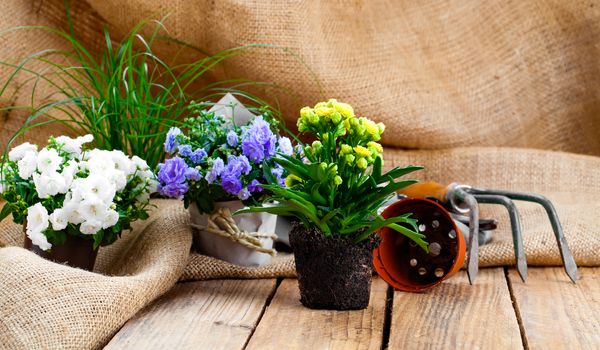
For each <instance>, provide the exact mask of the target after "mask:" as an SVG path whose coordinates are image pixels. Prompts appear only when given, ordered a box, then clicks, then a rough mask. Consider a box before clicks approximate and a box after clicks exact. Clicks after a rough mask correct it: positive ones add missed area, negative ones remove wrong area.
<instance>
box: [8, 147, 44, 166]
mask: <svg viewBox="0 0 600 350" xmlns="http://www.w3.org/2000/svg"><path fill="white" fill-rule="evenodd" d="M37 149H38V147H37V145H32V144H31V143H29V142H25V143H23V144H20V145H18V146H17V147H15V148H13V149H12V150H11V151H10V152H8V159H9V160H10V161H12V162H18V161H20V160H21V159H23V157H25V155H26V154H27V152H35V153H37Z"/></svg>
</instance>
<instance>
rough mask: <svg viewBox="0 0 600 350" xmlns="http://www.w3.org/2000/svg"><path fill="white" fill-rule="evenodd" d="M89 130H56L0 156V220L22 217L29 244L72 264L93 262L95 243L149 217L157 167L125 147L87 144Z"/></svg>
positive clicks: (86, 266)
mask: <svg viewBox="0 0 600 350" xmlns="http://www.w3.org/2000/svg"><path fill="white" fill-rule="evenodd" d="M92 141H93V137H92V136H91V135H86V136H81V137H78V138H75V139H72V138H69V137H66V136H60V137H56V138H54V137H51V138H50V139H49V141H48V145H47V146H46V147H44V148H42V149H41V150H39V151H38V147H37V146H36V145H32V144H30V143H24V144H22V145H19V146H17V147H15V148H14V149H12V150H11V151H10V152H9V153H8V156H6V157H2V159H1V161H2V162H1V164H0V198H2V199H4V200H5V201H6V204H5V205H4V207H3V208H2V211H1V212H0V220H3V219H5V218H6V217H7V216H8V215H11V214H12V217H13V220H14V222H15V223H17V224H22V225H23V230H24V232H25V244H24V245H25V248H27V249H29V250H31V251H33V252H35V253H36V254H38V255H40V256H42V257H44V258H46V259H49V260H52V261H55V262H59V263H66V264H67V265H70V266H72V267H78V268H82V269H86V270H90V271H91V270H92V269H93V267H94V262H95V260H96V254H97V252H98V247H100V246H106V245H109V244H112V243H113V242H114V241H115V240H116V239H117V238H118V237H120V235H121V232H122V231H124V230H131V223H132V222H134V221H136V220H139V219H142V220H143V219H146V218H148V213H147V209H148V206H149V205H150V194H151V193H153V192H154V191H156V185H157V182H156V179H155V176H154V173H153V172H152V171H151V170H150V168H149V167H148V164H147V163H146V161H144V160H142V159H140V158H139V157H136V156H134V157H132V158H129V157H128V156H126V155H125V154H124V153H123V152H121V151H105V150H98V149H92V150H88V149H86V144H87V143H89V142H92Z"/></svg>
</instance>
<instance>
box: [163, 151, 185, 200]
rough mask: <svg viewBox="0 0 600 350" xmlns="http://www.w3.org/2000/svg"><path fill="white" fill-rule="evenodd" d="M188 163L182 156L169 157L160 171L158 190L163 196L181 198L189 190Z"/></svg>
mask: <svg viewBox="0 0 600 350" xmlns="http://www.w3.org/2000/svg"><path fill="white" fill-rule="evenodd" d="M187 170H188V166H187V164H185V161H184V160H183V159H182V158H179V157H174V158H171V159H167V160H166V161H165V163H164V164H163V165H162V166H161V167H160V171H159V172H158V181H159V185H158V191H159V193H160V194H162V195H163V196H167V197H172V198H181V197H183V195H184V194H186V193H187V191H188V185H187V184H186V182H185V181H186V176H185V174H186V171H187Z"/></svg>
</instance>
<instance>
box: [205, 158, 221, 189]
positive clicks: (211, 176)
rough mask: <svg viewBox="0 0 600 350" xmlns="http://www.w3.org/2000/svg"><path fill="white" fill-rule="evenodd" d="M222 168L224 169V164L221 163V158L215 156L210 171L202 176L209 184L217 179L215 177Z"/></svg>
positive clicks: (219, 173)
mask: <svg viewBox="0 0 600 350" xmlns="http://www.w3.org/2000/svg"><path fill="white" fill-rule="evenodd" d="M223 169H225V164H224V163H223V159H221V158H216V159H215V160H214V161H213V164H212V168H211V169H210V171H209V172H208V173H206V176H205V177H204V178H205V179H206V181H207V182H208V183H209V184H211V183H213V182H215V180H216V179H217V177H218V176H219V175H221V172H223Z"/></svg>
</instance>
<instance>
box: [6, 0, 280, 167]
mask: <svg viewBox="0 0 600 350" xmlns="http://www.w3.org/2000/svg"><path fill="white" fill-rule="evenodd" d="M65 5H66V8H67V15H68V16H69V17H68V18H69V24H70V29H69V30H68V31H64V30H60V29H56V28H51V27H45V26H21V27H13V28H9V29H7V30H4V31H1V32H0V35H8V34H10V33H11V32H15V31H19V30H42V31H46V32H50V33H52V34H54V35H56V36H58V37H60V38H62V39H63V40H65V41H66V42H67V43H68V44H69V46H70V49H69V50H67V51H65V50H57V49H48V50H42V51H39V52H34V53H32V54H29V55H27V56H26V57H24V58H20V59H19V60H17V61H11V60H8V59H1V60H0V65H3V66H4V67H7V68H9V69H12V72H11V74H10V75H9V78H8V79H7V80H6V81H4V82H2V83H1V85H0V97H5V98H6V99H7V100H13V97H14V96H8V95H10V94H11V93H10V91H11V89H9V87H10V86H11V84H12V85H20V86H23V85H25V84H31V87H32V88H31V98H30V102H29V103H28V104H27V105H25V106H22V105H19V106H8V107H4V108H2V109H0V110H4V111H6V110H11V109H12V110H15V109H20V110H26V111H27V113H28V118H27V120H26V121H25V123H24V124H23V125H22V127H21V128H20V129H19V130H18V131H17V132H16V133H15V134H14V135H13V137H12V138H11V139H10V140H9V142H8V144H7V145H6V148H5V150H4V152H5V153H6V152H7V150H8V149H9V148H10V147H11V144H12V142H13V141H14V140H15V139H16V138H17V137H19V136H21V135H22V134H24V133H25V132H27V131H28V130H30V129H31V128H35V127H40V126H44V125H47V124H49V123H61V124H64V125H66V126H67V127H68V128H69V129H71V130H72V133H73V134H74V135H84V134H91V135H93V137H94V144H95V146H96V147H98V148H100V149H105V150H122V151H124V152H125V153H128V154H130V155H138V156H140V157H143V158H144V159H146V160H147V162H148V164H149V165H150V166H151V167H152V168H154V167H156V165H157V164H158V163H160V162H161V161H162V160H163V159H164V151H163V140H164V136H165V135H166V133H167V131H168V130H169V129H170V128H171V127H176V126H179V125H181V123H182V121H183V119H184V118H185V117H186V116H188V115H189V113H190V111H189V109H188V108H187V106H188V105H189V103H190V101H196V102H203V101H215V100H218V99H219V96H222V95H225V94H226V93H232V94H233V95H235V96H236V97H238V98H242V99H243V100H244V102H245V104H246V106H247V107H248V109H250V110H251V111H254V109H256V110H258V109H259V108H263V109H264V108H268V109H269V112H270V113H271V114H272V115H275V116H276V117H278V118H280V115H279V112H278V110H277V109H275V108H272V107H270V105H269V104H268V103H266V102H265V101H263V100H262V99H260V98H258V97H256V96H254V95H252V94H249V93H247V92H244V91H242V90H241V89H243V88H246V87H248V86H255V85H270V86H273V84H268V83H261V82H254V81H249V80H244V79H231V80H224V81H217V82H213V83H210V84H200V80H201V79H203V78H204V77H205V76H206V74H207V73H209V72H211V70H213V69H214V68H215V67H216V66H217V65H219V64H220V63H221V62H222V61H223V60H226V59H228V58H230V57H233V56H235V55H239V54H241V53H243V52H244V51H245V50H246V49H248V48H250V47H260V46H262V45H247V46H241V47H236V48H232V49H228V50H224V51H222V52H219V53H217V54H214V55H210V54H205V53H202V52H200V50H198V51H199V52H200V55H201V56H202V57H203V58H201V59H199V60H197V61H195V62H192V63H186V64H179V65H172V63H171V62H166V61H164V60H163V59H161V57H159V56H158V55H157V54H155V52H154V50H153V47H154V46H155V44H156V43H157V41H159V40H167V41H170V42H171V43H173V44H174V45H176V46H177V45H178V46H179V47H180V48H181V49H184V48H190V46H189V45H186V44H184V43H180V42H177V41H175V40H172V39H169V38H168V37H165V36H164V35H162V34H161V33H164V32H165V29H164V26H163V25H162V23H161V22H160V21H143V22H140V23H139V24H138V25H137V26H135V27H134V28H133V29H132V30H131V31H130V32H129V34H127V35H126V36H125V38H124V39H123V40H122V41H120V42H118V43H115V42H113V41H112V39H111V36H110V34H109V32H108V30H106V29H105V31H104V39H105V44H106V45H105V47H104V49H103V50H102V52H95V51H94V50H92V49H90V48H89V47H87V46H86V45H84V43H82V42H81V41H80V39H78V38H77V36H76V33H75V30H74V29H73V25H72V19H71V17H70V12H69V8H68V2H65ZM148 31H149V32H150V34H149V35H143V33H146V32H148ZM173 61H175V59H173ZM23 77H24V78H23ZM42 85H44V86H46V88H45V89H41V88H40V86H42ZM48 88H49V90H48ZM18 90H19V89H13V91H18ZM42 90H43V92H42ZM48 91H50V92H48ZM13 93H14V92H13ZM207 103H208V102H207ZM265 106H266V107H265Z"/></svg>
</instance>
